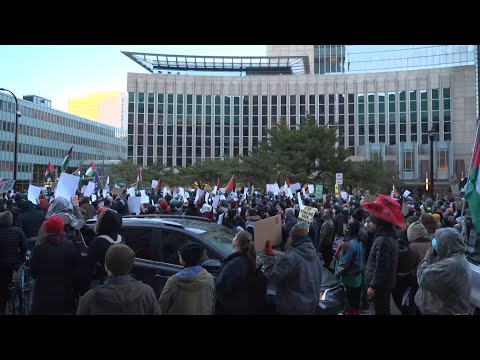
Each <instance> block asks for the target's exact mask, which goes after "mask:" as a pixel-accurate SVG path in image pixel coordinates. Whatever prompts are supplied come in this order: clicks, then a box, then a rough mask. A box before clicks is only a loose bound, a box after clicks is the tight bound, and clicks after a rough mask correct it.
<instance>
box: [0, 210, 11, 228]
mask: <svg viewBox="0 0 480 360" xmlns="http://www.w3.org/2000/svg"><path fill="white" fill-rule="evenodd" d="M12 223H13V215H12V213H11V212H10V211H4V212H2V213H0V226H3V227H7V226H12Z"/></svg>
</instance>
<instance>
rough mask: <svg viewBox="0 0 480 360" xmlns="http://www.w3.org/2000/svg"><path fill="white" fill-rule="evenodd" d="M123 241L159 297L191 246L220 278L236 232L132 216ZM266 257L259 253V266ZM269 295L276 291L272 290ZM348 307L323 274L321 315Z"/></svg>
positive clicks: (88, 234)
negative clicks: (199, 250) (198, 246)
mask: <svg viewBox="0 0 480 360" xmlns="http://www.w3.org/2000/svg"><path fill="white" fill-rule="evenodd" d="M95 224H96V220H93V219H92V220H88V221H87V224H86V227H87V229H85V230H84V231H83V235H84V238H85V243H86V245H88V244H89V242H90V241H91V240H92V239H93V237H94V236H95V235H94V233H93V231H91V230H92V229H93V228H94V227H95ZM120 234H121V236H122V241H123V242H124V243H125V244H127V245H128V246H130V247H131V248H132V249H133V250H134V251H135V254H136V258H135V263H134V267H133V270H132V273H133V274H134V275H135V277H136V278H137V279H139V280H142V281H143V282H145V283H146V284H148V285H150V286H151V287H152V288H153V289H154V290H155V294H156V295H157V297H158V296H160V294H161V292H162V290H163V287H164V286H165V283H166V281H167V279H168V278H169V277H170V276H172V275H174V274H176V273H177V272H179V271H180V270H181V269H182V266H181V265H180V262H179V259H178V250H179V249H180V248H181V247H182V246H183V245H184V244H186V243H188V242H196V243H199V244H201V245H202V246H203V247H204V248H205V254H204V259H203V263H202V266H203V267H204V268H205V269H207V271H209V272H210V273H211V274H212V275H214V276H216V275H218V272H219V269H220V265H221V262H222V261H223V260H224V259H225V258H227V257H228V256H229V255H230V254H231V253H232V252H233V251H234V250H233V247H232V239H233V238H234V237H235V234H236V233H235V231H233V230H231V229H229V228H227V227H225V226H222V225H219V224H217V223H213V222H210V221H209V220H208V219H204V218H200V217H195V216H184V215H131V216H125V217H123V225H122V229H121V232H120ZM262 258H263V254H262V253H261V252H259V254H258V262H259V263H260V262H261V261H262ZM268 295H269V296H274V295H275V289H274V288H273V287H272V286H269V289H268ZM344 306H345V289H344V287H343V285H342V284H341V283H340V282H339V281H338V279H336V278H335V276H333V275H332V274H331V273H330V272H329V271H328V270H326V269H325V271H323V281H322V300H320V299H319V314H338V312H340V311H342V310H343V308H344Z"/></svg>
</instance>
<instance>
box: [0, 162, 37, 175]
mask: <svg viewBox="0 0 480 360" xmlns="http://www.w3.org/2000/svg"><path fill="white" fill-rule="evenodd" d="M0 169H1V171H2V172H13V161H6V160H0ZM32 170H33V164H28V163H21V162H19V163H18V172H24V173H31V172H32Z"/></svg>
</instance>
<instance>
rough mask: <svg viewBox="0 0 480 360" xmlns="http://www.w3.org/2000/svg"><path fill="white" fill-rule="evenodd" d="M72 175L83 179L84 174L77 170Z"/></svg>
mask: <svg viewBox="0 0 480 360" xmlns="http://www.w3.org/2000/svg"><path fill="white" fill-rule="evenodd" d="M72 175H75V176H78V177H81V176H82V174H81V172H80V168H78V169H77V170H75V171H74V172H73V173H72Z"/></svg>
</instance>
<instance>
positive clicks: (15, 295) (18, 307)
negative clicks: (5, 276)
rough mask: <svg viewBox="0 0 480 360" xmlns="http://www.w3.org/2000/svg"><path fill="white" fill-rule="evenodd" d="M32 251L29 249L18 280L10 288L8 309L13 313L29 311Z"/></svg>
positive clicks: (19, 313) (20, 313) (19, 271)
mask: <svg viewBox="0 0 480 360" xmlns="http://www.w3.org/2000/svg"><path fill="white" fill-rule="evenodd" d="M30 257H31V251H30V250H28V251H27V253H26V255H25V261H24V262H23V263H22V265H20V267H19V269H18V280H17V281H16V282H15V283H14V285H13V286H12V287H11V288H10V294H11V295H10V300H9V304H8V310H9V312H10V314H11V315H26V314H28V312H29V300H30V295H31V294H30V292H31V291H30V290H31V289H30V270H29V267H28V265H29V261H30Z"/></svg>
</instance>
